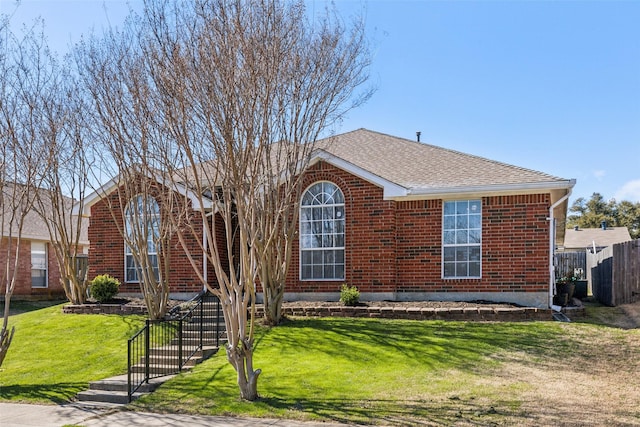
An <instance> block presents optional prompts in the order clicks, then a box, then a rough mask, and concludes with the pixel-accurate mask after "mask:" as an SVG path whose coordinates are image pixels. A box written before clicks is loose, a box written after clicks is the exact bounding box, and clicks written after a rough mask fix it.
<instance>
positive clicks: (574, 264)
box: [553, 251, 587, 279]
mask: <svg viewBox="0 0 640 427" xmlns="http://www.w3.org/2000/svg"><path fill="white" fill-rule="evenodd" d="M554 258H555V262H554V264H553V265H554V266H555V268H556V277H562V276H564V275H566V274H567V273H574V272H575V270H576V269H581V270H582V277H581V279H583V278H585V277H586V276H585V275H586V274H587V251H582V252H557V253H556V254H555V255H554Z"/></svg>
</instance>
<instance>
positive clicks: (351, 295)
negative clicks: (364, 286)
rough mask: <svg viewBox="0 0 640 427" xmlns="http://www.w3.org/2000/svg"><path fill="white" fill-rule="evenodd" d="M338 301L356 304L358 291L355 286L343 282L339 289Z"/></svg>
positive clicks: (350, 304)
mask: <svg viewBox="0 0 640 427" xmlns="http://www.w3.org/2000/svg"><path fill="white" fill-rule="evenodd" d="M340 301H341V302H342V303H343V304H344V305H348V306H354V305H358V302H360V291H359V290H358V288H356V287H355V286H348V285H347V284H346V283H345V284H344V285H342V288H341V289H340Z"/></svg>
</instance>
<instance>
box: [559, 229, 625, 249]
mask: <svg viewBox="0 0 640 427" xmlns="http://www.w3.org/2000/svg"><path fill="white" fill-rule="evenodd" d="M630 240H631V236H630V235H629V230H627V228H626V227H607V228H606V229H604V230H603V229H602V228H579V229H577V230H575V229H573V228H569V229H567V230H566V234H565V236H564V249H565V251H566V250H569V249H579V250H584V249H586V248H590V247H593V245H594V243H595V246H596V247H597V248H601V247H607V246H611V245H613V244H615V243H622V242H628V241H630Z"/></svg>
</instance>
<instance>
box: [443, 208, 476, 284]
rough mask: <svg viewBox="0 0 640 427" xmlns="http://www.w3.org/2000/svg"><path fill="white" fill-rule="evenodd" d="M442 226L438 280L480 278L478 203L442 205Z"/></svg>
mask: <svg viewBox="0 0 640 427" xmlns="http://www.w3.org/2000/svg"><path fill="white" fill-rule="evenodd" d="M442 225H443V226H442V253H443V257H442V277H444V278H447V279H450V278H452V279H455V278H480V277H481V271H482V270H481V267H482V257H481V254H482V202H481V201H480V200H456V201H445V202H444V210H443V220H442Z"/></svg>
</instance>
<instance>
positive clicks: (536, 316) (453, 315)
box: [256, 306, 553, 322]
mask: <svg viewBox="0 0 640 427" xmlns="http://www.w3.org/2000/svg"><path fill="white" fill-rule="evenodd" d="M282 311H283V313H284V314H285V315H286V316H298V317H369V318H384V319H407V320H468V321H502V322H520V321H534V320H541V321H548V320H553V317H552V313H553V311H552V310H551V309H544V308H535V307H514V308H493V307H466V308H419V307H375V306H372V307H345V306H332V307H283V310H282ZM263 312H264V307H261V306H259V307H257V310H256V314H257V316H258V317H261V316H262V315H263Z"/></svg>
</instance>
